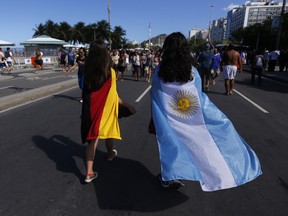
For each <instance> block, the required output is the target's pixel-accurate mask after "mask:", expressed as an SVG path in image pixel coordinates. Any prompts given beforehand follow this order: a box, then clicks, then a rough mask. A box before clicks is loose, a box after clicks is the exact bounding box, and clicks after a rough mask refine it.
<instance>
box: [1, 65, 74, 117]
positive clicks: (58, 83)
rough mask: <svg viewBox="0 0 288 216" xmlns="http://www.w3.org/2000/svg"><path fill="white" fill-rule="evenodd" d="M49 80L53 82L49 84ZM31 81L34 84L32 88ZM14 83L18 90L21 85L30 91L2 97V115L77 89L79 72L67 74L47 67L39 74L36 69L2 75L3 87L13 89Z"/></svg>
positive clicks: (16, 70)
mask: <svg viewBox="0 0 288 216" xmlns="http://www.w3.org/2000/svg"><path fill="white" fill-rule="evenodd" d="M22 78H24V79H22ZM47 80H48V81H47ZM49 80H53V81H52V82H49ZM19 81H20V83H21V84H19ZM31 81H32V82H33V85H32V86H31ZM13 83H15V86H16V88H17V87H18V86H19V85H21V86H22V88H24V89H28V90H25V91H18V92H16V93H13V94H9V95H6V96H5V95H4V96H1V97H0V113H2V112H4V111H5V110H9V109H10V108H12V107H16V106H21V105H23V104H26V103H29V102H32V101H35V100H37V99H39V98H44V97H47V96H50V95H53V94H57V93H59V92H62V91H65V90H68V89H72V88H75V87H77V86H78V81H77V71H76V70H75V71H74V72H73V73H69V74H66V73H63V72H62V70H61V68H54V67H53V68H52V67H50V68H48V67H46V68H44V70H40V71H38V73H36V70H35V69H34V68H27V69H15V70H13V71H12V73H11V74H8V73H7V71H5V72H4V73H3V74H0V84H1V85H9V86H10V87H11V86H14V84H13ZM37 83H38V84H37ZM39 83H40V84H39ZM25 85H26V86H25ZM9 86H8V87H9ZM23 86H25V87H23ZM8 87H6V88H5V87H4V88H3V89H4V90H3V91H5V89H8Z"/></svg>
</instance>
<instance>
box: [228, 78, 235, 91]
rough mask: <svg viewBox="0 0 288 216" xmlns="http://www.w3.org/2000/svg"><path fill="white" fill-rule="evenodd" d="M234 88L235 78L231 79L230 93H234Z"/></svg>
mask: <svg viewBox="0 0 288 216" xmlns="http://www.w3.org/2000/svg"><path fill="white" fill-rule="evenodd" d="M233 88H234V79H232V80H230V88H229V95H232V94H233V92H232V90H233Z"/></svg>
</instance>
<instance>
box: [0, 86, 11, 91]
mask: <svg viewBox="0 0 288 216" xmlns="http://www.w3.org/2000/svg"><path fill="white" fill-rule="evenodd" d="M11 87H13V86H5V87H2V88H0V90H3V89H8V88H11Z"/></svg>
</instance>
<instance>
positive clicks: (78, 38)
mask: <svg viewBox="0 0 288 216" xmlns="http://www.w3.org/2000/svg"><path fill="white" fill-rule="evenodd" d="M84 32H85V23H84V22H78V23H76V24H75V25H74V27H73V31H72V38H71V41H72V43H73V44H75V43H85V41H86V40H85V36H84Z"/></svg>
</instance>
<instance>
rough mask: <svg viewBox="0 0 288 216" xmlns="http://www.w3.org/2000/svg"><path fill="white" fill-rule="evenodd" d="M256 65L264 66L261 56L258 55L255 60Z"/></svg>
mask: <svg viewBox="0 0 288 216" xmlns="http://www.w3.org/2000/svg"><path fill="white" fill-rule="evenodd" d="M255 66H256V67H263V61H262V58H261V57H260V56H258V57H257V59H256V62H255Z"/></svg>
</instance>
